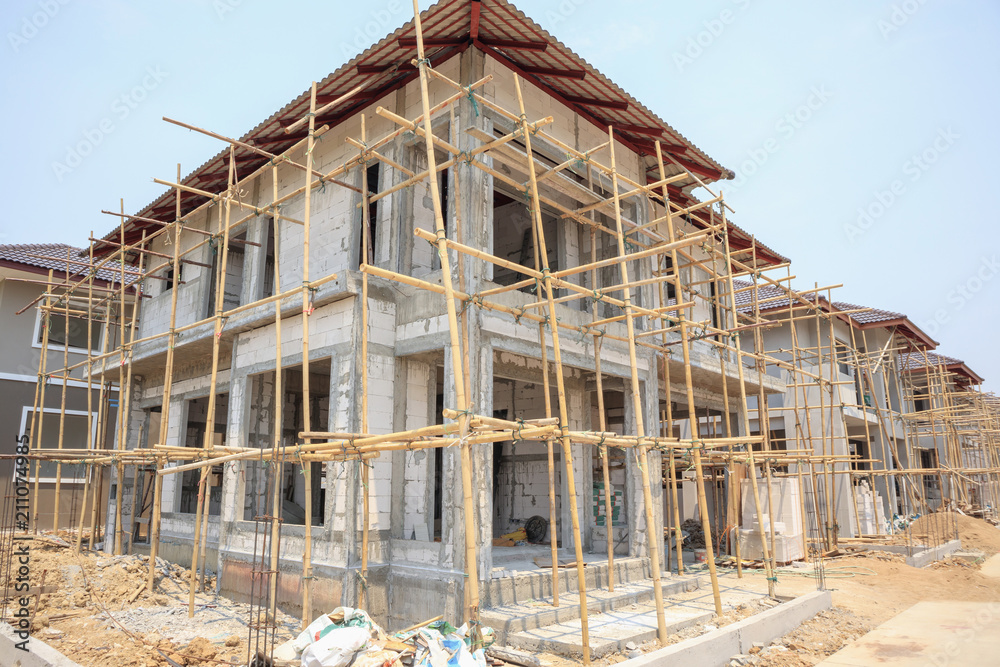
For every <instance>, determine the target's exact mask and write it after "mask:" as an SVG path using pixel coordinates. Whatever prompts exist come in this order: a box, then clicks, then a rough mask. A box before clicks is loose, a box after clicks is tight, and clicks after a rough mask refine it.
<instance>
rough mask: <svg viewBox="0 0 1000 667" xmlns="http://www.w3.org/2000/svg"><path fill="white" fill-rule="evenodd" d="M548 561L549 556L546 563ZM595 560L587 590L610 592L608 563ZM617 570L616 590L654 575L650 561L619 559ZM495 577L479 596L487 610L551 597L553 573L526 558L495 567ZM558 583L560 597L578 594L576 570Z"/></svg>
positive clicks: (564, 572) (567, 557)
mask: <svg viewBox="0 0 1000 667" xmlns="http://www.w3.org/2000/svg"><path fill="white" fill-rule="evenodd" d="M548 558H549V556H548V554H546V555H545V559H546V560H548ZM592 558H593V560H590V561H588V562H587V564H586V566H585V567H584V576H585V577H586V582H587V590H593V589H598V588H607V587H608V562H607V560H597V559H596V557H592ZM559 559H560V561H572V560H573V556H572V555H571V554H563V553H560V554H559ZM495 563H496V559H494V564H495ZM614 568H615V585H616V586H617V585H618V584H619V583H621V584H628V583H634V582H639V581H648V580H649V577H650V575H651V570H650V569H649V559H648V558H616V559H615V564H614ZM497 575H500V576H497ZM493 576H494V577H496V578H493V579H490V580H489V581H487V582H485V583H484V585H483V588H482V590H481V592H480V606H481V607H482V608H484V609H486V608H495V607H503V606H506V605H511V604H519V603H521V602H529V601H532V600H539V599H543V598H551V597H552V570H550V569H547V568H540V567H538V566H537V565H535V564H534V563H533V562H532V561H531V560H529V559H525V558H524V557H523V556H522V558H521V559H520V560H517V561H513V560H508V561H506V562H505V563H504V564H503V565H501V566H499V567H494V571H493ZM558 581H559V595H560V597H562V594H563V593H566V594H570V593H576V591H578V590H579V587H578V586H577V583H576V567H568V568H561V569H560V571H559V577H558Z"/></svg>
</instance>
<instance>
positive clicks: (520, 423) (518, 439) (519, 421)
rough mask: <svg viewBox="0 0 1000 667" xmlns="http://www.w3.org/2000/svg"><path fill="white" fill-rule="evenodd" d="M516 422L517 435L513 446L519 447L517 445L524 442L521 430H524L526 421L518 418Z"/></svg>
mask: <svg viewBox="0 0 1000 667" xmlns="http://www.w3.org/2000/svg"><path fill="white" fill-rule="evenodd" d="M516 421H517V435H515V436H514V440H513V442H512V443H511V444H512V445H517V443H519V442H524V439H523V438H522V437H521V429H522V428H524V419H522V418H520V417H518V418H517V419H516ZM512 435H513V434H512Z"/></svg>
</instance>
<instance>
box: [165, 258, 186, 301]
mask: <svg viewBox="0 0 1000 667" xmlns="http://www.w3.org/2000/svg"><path fill="white" fill-rule="evenodd" d="M177 274H178V275H177V280H184V265H183V264H180V263H178V265H177ZM163 277H164V278H165V279H166V280H163V281H162V282H163V289H162V290H161V291H160V294H165V293H167V292H169V291H170V290H172V289H173V288H174V282H175V281H174V267H173V266H172V265H171V266H170V267H168V268H167V270H166V271H164V272H163Z"/></svg>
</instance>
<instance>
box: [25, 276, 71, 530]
mask: <svg viewBox="0 0 1000 667" xmlns="http://www.w3.org/2000/svg"><path fill="white" fill-rule="evenodd" d="M48 279H49V282H50V283H51V282H52V269H49V278H48ZM49 301H50V300H49V297H45V299H44V304H45V305H46V306H48V305H49ZM39 317H41V318H42V351H41V356H40V357H39V361H38V364H39V372H38V383H39V386H40V387H41V389H39V399H38V414H39V415H40V416H39V417H38V437H37V438H35V437H32V438H31V440H32V441H33V442H34V444H33V446H34V448H35V449H38V448H39V447H41V445H42V435H43V434H44V432H45V387H46V385H48V383H49V379H48V376H47V375H46V369H47V368H48V357H49V333H50V329H51V317H52V315H51V313H50V312H49V311H47V310H43V311H42V313H41V315H39ZM63 382H65V380H63ZM32 421H34V413H32ZM32 435H34V430H32ZM41 465H42V462H41V461H37V462H36V463H35V488H34V490H33V493H32V497H33V498H36V499H37V498H38V481H39V478H40V477H41V476H42V469H41ZM33 509H34V512H33V514H32V532H34V533H38V503H37V502H36V503H35V506H34V508H33Z"/></svg>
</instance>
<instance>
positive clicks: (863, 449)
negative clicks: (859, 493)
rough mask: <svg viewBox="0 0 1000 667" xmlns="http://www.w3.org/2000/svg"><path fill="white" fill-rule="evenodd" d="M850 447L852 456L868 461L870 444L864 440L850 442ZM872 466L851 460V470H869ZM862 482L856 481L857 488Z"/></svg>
mask: <svg viewBox="0 0 1000 667" xmlns="http://www.w3.org/2000/svg"><path fill="white" fill-rule="evenodd" d="M848 447H849V448H850V453H851V455H852V456H857V457H858V459H867V458H869V456H868V443H866V442H865V441H864V440H849V441H848ZM869 469H871V465H870V464H869V463H868V462H867V461H864V460H860V461H859V460H853V459H852V460H851V470H869ZM859 482H860V479H859V480H855V486H857V484H858V483H859Z"/></svg>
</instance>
